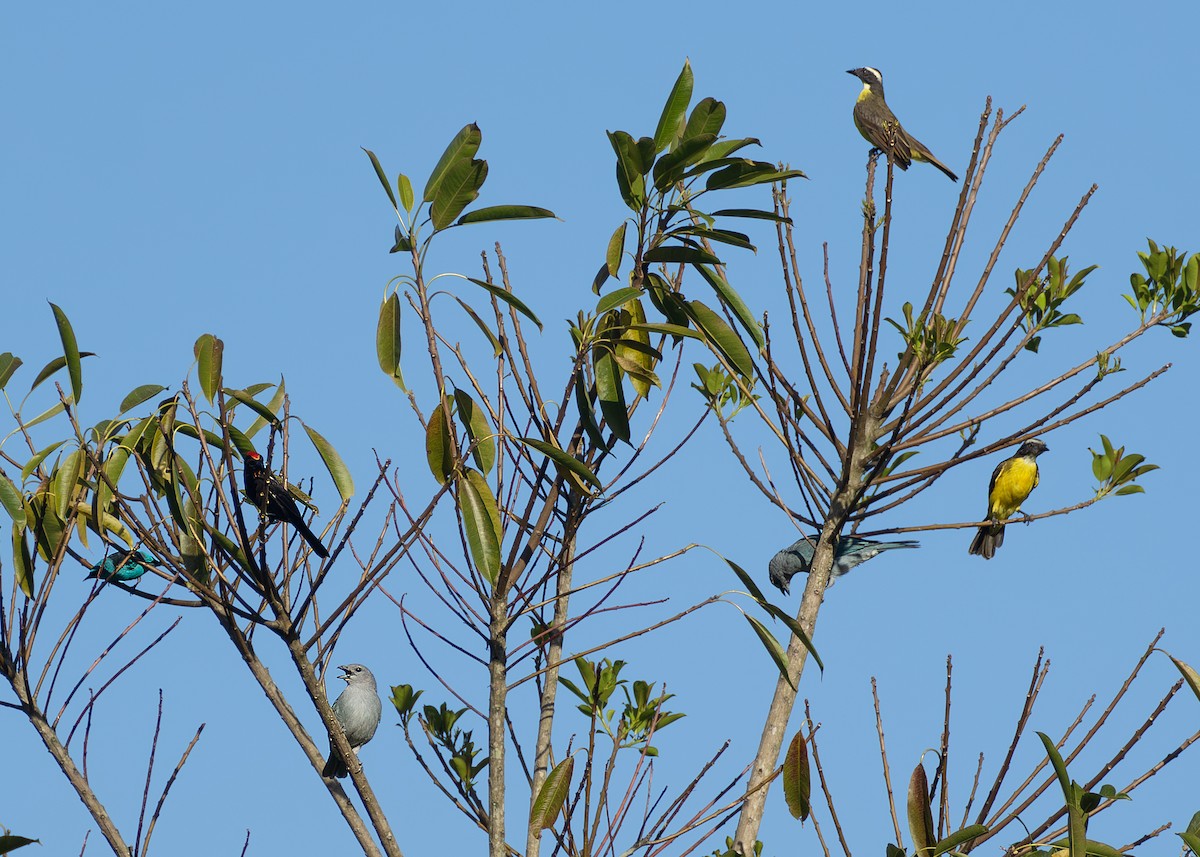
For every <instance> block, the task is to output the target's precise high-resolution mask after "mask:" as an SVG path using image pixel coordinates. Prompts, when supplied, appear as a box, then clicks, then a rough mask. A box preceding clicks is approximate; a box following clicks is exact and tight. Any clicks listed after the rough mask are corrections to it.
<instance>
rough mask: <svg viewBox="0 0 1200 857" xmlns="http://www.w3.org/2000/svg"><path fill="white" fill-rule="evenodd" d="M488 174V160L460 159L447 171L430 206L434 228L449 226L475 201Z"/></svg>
mask: <svg viewBox="0 0 1200 857" xmlns="http://www.w3.org/2000/svg"><path fill="white" fill-rule="evenodd" d="M487 174H488V165H487V161H459V162H458V163H456V164H453V165H452V166H451V167H450V169H449V170H447V171H446V174H445V175H444V176H443V177H442V180H441V181H440V182H439V183H438V188H437V195H436V196H435V197H434V198H433V204H432V205H431V206H430V207H429V217H430V219H431V220H432V221H433V228H434V229H445V228H446V227H448V226H449V225H450V224H451V223H453V222H454V218H456V217H458V216H459V215H460V214H462V210H463V209H464V208H466V207H467V206H468V205H470V204H471V203H472V202H474V201H475V199H476V198H477V197H478V196H479V189H480V188H481V187H483V183H484V182H485V181H487Z"/></svg>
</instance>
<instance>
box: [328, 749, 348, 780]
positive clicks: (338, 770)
mask: <svg viewBox="0 0 1200 857" xmlns="http://www.w3.org/2000/svg"><path fill="white" fill-rule="evenodd" d="M349 774H350V769H349V768H347V767H346V763H345V762H344V761H342V754H341V753H339V752H338V751H337V749H336V748H334V747H330V748H329V758H328V759H326V760H325V767H324V768H322V769H321V776H323V777H336V778H337V779H339V780H341V779H345V778H346V777H347V776H348V775H349Z"/></svg>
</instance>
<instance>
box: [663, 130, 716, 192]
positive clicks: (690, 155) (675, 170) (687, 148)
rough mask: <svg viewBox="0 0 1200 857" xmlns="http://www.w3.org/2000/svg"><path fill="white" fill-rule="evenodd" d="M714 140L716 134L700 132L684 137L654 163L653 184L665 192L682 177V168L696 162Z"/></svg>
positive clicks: (684, 168)
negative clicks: (693, 135) (697, 134)
mask: <svg viewBox="0 0 1200 857" xmlns="http://www.w3.org/2000/svg"><path fill="white" fill-rule="evenodd" d="M715 142H717V135H716V134H701V135H699V136H698V137H692V138H690V139H688V138H686V137H685V138H684V139H683V140H682V141H681V142H680V143H679V145H678V146H676V147H675V149H674V150H673V151H672V152H671V153H670V154H668V155H663V156H662V157H661V158H659V159H658V163H656V164H655V165H654V186H655V187H656V188H658V190H660V191H664V192H665V191H666V190H667V188H669V187H670V186H671V185H673V184H675V182H677V181H679V180H680V179H681V178H683V172H684V170H686V169H687V168H688V167H689V166H691V165H692V164H695V163H697V162H698V161H699V160H700V159H701V158H702V157H703V156H704V153H705V152H707V151H708V149H709V147H710V146H712V144H713V143H715Z"/></svg>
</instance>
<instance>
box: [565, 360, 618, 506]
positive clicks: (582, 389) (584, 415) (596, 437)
mask: <svg viewBox="0 0 1200 857" xmlns="http://www.w3.org/2000/svg"><path fill="white" fill-rule="evenodd" d="M574 387H575V408H576V410H577V411H578V412H579V421H580V422H581V423H582V424H583V430H584V431H585V432H586V433H587V436H588V440H590V441H591V442H592V446H594V447H595V448H596V449H598V450H600V451H601V452H608V451H609V450H610V449H611V447H610V446H609V444H608V443H607V442H606V441H605V439H604V436H603V435H602V434H601V433H600V423H599V421H598V420H597V419H596V411H595V407H594V404H593V403H594V401H595V398H596V397H595V395H594V387H593V386H591V385H589V384H588V382H587V378H586V377H585V376H584V375H583V373H579V374H578V375H576V378H575V384H574ZM567 457H568V458H570V456H567ZM588 472H591V471H590V470H589V471H588ZM580 488H581V489H582V490H583V491H584V493H587V489H586V488H584V486H583V485H582V483H581V484H580Z"/></svg>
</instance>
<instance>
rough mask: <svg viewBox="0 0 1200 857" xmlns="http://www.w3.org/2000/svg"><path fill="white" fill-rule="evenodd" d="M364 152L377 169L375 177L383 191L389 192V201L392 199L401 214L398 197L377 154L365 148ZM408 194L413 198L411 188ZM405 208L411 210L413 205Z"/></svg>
mask: <svg viewBox="0 0 1200 857" xmlns="http://www.w3.org/2000/svg"><path fill="white" fill-rule="evenodd" d="M360 148H361V147H360ZM363 151H364V152H366V153H367V157H368V158H370V159H371V166H373V167H374V168H375V175H376V176H378V177H379V183H380V184H381V185H383V189H384V190H385V191H387V195H388V199H390V200H391V201H392V208H394V209H396V211H397V213H399V211H400V207H399V206H398V205H396V195H395V194H394V193H392V185H391V183H390V182H388V177H387V174H386V173H384V171H383V165H382V164H380V163H379V158H377V157H375V153H374V152H372V151H371V150H370V149H366V148H363ZM408 193H409V196H410V197H411V196H412V189H411V188H410V189H409V191H408ZM404 207H405V208H411V207H412V204H411V203H410V204H409V205H406V206H404Z"/></svg>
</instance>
